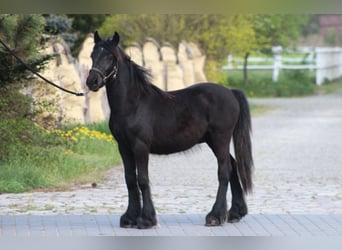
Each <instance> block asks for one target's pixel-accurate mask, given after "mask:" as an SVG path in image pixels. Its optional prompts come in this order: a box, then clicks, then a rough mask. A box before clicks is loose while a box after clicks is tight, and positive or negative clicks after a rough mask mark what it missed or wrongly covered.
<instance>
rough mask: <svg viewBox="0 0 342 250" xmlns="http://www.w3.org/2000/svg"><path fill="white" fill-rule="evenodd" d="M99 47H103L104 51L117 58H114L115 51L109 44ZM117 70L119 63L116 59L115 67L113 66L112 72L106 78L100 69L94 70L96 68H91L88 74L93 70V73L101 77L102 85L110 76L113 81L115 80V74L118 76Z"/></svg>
mask: <svg viewBox="0 0 342 250" xmlns="http://www.w3.org/2000/svg"><path fill="white" fill-rule="evenodd" d="M101 47H103V48H104V49H105V50H107V51H109V52H110V53H111V54H112V55H113V56H114V57H115V58H116V57H117V56H116V53H115V50H114V49H113V48H112V46H111V45H110V44H104V45H103V46H101ZM118 68H119V61H118V59H117V60H116V65H114V67H113V70H112V71H111V72H110V73H109V74H108V75H107V76H106V75H105V74H104V73H103V72H102V71H101V70H100V69H98V68H96V67H92V68H91V69H90V70H89V72H90V71H92V70H93V71H95V72H97V73H99V74H100V76H101V77H102V81H103V82H104V83H106V82H107V80H108V79H109V78H110V77H112V76H113V79H114V80H115V79H116V77H117V74H118Z"/></svg>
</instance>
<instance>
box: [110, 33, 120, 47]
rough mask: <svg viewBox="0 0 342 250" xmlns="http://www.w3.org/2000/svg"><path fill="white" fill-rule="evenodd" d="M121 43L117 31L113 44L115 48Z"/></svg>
mask: <svg viewBox="0 0 342 250" xmlns="http://www.w3.org/2000/svg"><path fill="white" fill-rule="evenodd" d="M119 41H120V36H119V34H118V32H116V31H115V33H114V35H113V38H112V42H113V43H114V45H115V46H118V44H119Z"/></svg>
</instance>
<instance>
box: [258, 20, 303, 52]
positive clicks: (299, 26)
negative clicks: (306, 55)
mask: <svg viewBox="0 0 342 250" xmlns="http://www.w3.org/2000/svg"><path fill="white" fill-rule="evenodd" d="M308 21H309V15H290V14H260V15H255V16H254V20H253V22H254V30H255V32H256V33H257V34H258V36H261V37H264V38H267V39H268V41H269V47H271V46H279V45H280V46H283V47H288V46H290V45H294V42H296V41H297V40H298V38H299V36H300V35H301V34H302V32H303V29H304V28H305V27H306V25H307V24H308Z"/></svg>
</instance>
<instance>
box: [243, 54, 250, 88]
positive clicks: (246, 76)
mask: <svg viewBox="0 0 342 250" xmlns="http://www.w3.org/2000/svg"><path fill="white" fill-rule="evenodd" d="M248 57H249V52H247V53H246V55H245V58H244V59H245V61H244V63H243V80H244V83H245V85H248V72H247V64H248Z"/></svg>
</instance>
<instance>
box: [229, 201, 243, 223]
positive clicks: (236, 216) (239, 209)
mask: <svg viewBox="0 0 342 250" xmlns="http://www.w3.org/2000/svg"><path fill="white" fill-rule="evenodd" d="M247 213H248V209H247V206H246V205H244V206H233V207H232V208H231V209H230V210H229V211H228V218H227V222H229V223H236V222H239V221H240V220H241V219H242V217H244V216H245V215H246V214H247Z"/></svg>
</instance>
